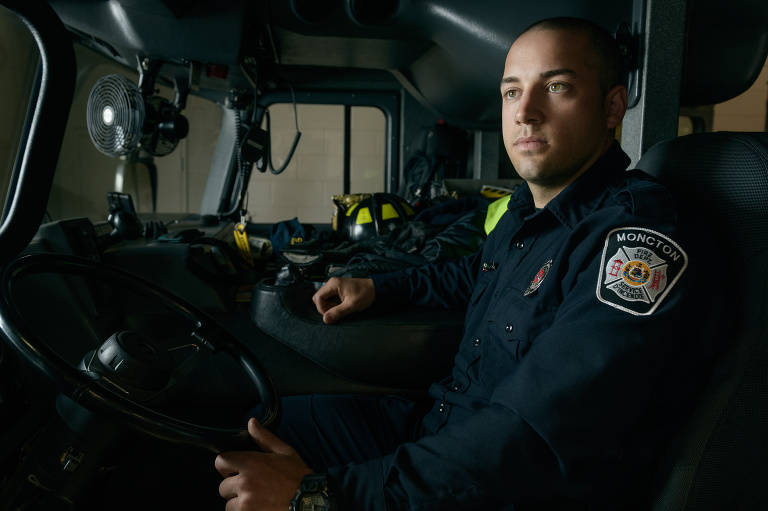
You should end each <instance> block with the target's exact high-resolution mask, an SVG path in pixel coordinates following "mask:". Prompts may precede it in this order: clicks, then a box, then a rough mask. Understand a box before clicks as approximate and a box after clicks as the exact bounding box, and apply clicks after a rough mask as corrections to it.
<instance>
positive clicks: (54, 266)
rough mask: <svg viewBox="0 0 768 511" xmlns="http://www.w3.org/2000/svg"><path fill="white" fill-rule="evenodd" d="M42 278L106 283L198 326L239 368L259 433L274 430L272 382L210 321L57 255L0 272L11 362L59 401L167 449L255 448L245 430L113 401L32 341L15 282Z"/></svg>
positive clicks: (89, 264) (112, 273)
mask: <svg viewBox="0 0 768 511" xmlns="http://www.w3.org/2000/svg"><path fill="white" fill-rule="evenodd" d="M40 273H58V274H70V275H79V276H82V277H90V278H96V279H99V280H102V281H106V282H109V283H111V284H115V285H118V286H120V287H122V288H124V289H127V290H129V291H132V292H134V293H137V294H139V295H141V296H145V297H149V298H151V299H153V300H155V301H156V302H158V303H160V304H162V305H163V306H165V307H166V308H168V309H170V310H171V311H172V312H174V313H177V314H180V315H181V316H183V317H184V318H185V319H187V320H189V321H191V322H193V323H194V324H196V326H195V332H200V331H203V332H210V331H214V332H215V334H214V335H206V336H205V337H204V338H201V339H200V340H201V341H202V342H204V343H208V344H210V345H211V346H212V348H213V350H212V353H216V352H225V353H227V354H228V355H230V356H232V357H233V358H235V359H236V360H238V361H239V362H240V364H241V366H242V368H243V370H244V371H245V372H246V373H247V375H248V377H249V378H250V380H251V381H252V382H253V383H254V385H255V386H256V390H257V393H258V395H259V398H260V400H261V404H262V410H263V416H262V417H261V419H260V423H261V425H262V426H264V427H268V428H272V429H274V428H275V427H276V426H277V423H278V421H279V419H280V400H279V397H278V394H277V389H276V387H275V384H274V382H273V381H272V378H270V376H269V374H268V373H267V371H266V369H265V368H264V367H263V366H262V364H261V363H260V362H259V361H258V360H257V359H256V358H255V356H254V355H253V354H251V352H250V351H249V350H248V349H247V348H246V347H245V346H244V345H243V344H242V343H241V342H240V341H239V340H238V339H237V338H236V337H234V336H233V335H232V334H230V333H229V332H228V331H227V330H226V329H224V328H223V327H222V326H220V325H219V324H218V323H217V322H216V321H215V320H214V319H213V318H211V317H210V316H209V315H208V314H206V313H205V312H203V311H202V310H200V309H198V308H197V307H195V306H194V305H192V304H190V303H189V302H187V301H185V300H183V299H181V298H179V297H177V296H175V295H173V294H172V293H170V292H169V291H166V290H164V289H162V288H160V287H159V286H156V285H155V284H153V283H151V282H149V281H147V280H145V279H143V278H141V277H139V276H137V275H135V274H132V273H129V272H127V271H124V270H121V269H118V268H114V267H112V266H109V265H107V264H104V263H102V262H99V261H95V260H93V259H88V258H84V257H78V256H70V255H63V254H54V253H39V254H28V255H24V256H21V257H18V258H16V259H15V260H13V261H12V262H11V263H9V264H8V265H7V266H6V267H5V269H4V270H3V274H2V280H1V281H0V332H2V334H3V336H4V337H5V339H6V341H8V344H9V345H10V347H11V348H12V349H13V350H14V351H15V352H16V354H17V355H18V356H19V357H20V358H22V359H23V360H24V361H25V362H26V363H28V364H29V365H30V366H31V367H33V368H34V369H35V370H36V371H37V372H38V373H39V374H40V375H41V376H42V377H43V378H45V379H46V380H48V382H49V383H51V384H52V385H53V386H54V387H55V388H56V389H57V390H58V391H59V392H61V393H62V394H64V395H66V396H67V397H69V398H70V399H72V400H73V401H75V402H76V403H79V404H81V405H82V406H84V407H85V408H87V409H89V410H91V411H93V412H95V413H97V414H99V415H101V416H102V417H105V418H107V419H111V420H112V421H114V422H116V423H118V424H125V425H127V426H129V427H130V428H132V429H133V430H136V431H139V432H142V433H145V434H147V435H150V436H152V437H155V438H160V439H164V440H167V441H169V442H175V443H182V444H188V445H195V446H199V447H203V448H206V449H209V450H212V451H214V452H222V451H226V450H230V449H240V448H245V447H246V446H248V447H252V444H251V443H249V437H248V432H247V430H244V429H242V428H237V429H228V428H216V427H209V426H202V425H199V424H192V423H189V422H185V421H182V420H179V419H175V418H173V417H169V416H167V415H165V414H163V413H160V412H157V411H155V410H152V409H150V408H147V407H145V406H143V405H141V404H139V403H137V402H135V401H133V400H131V399H129V398H128V397H126V396H123V395H120V394H118V393H116V392H115V391H113V390H111V388H110V386H109V385H107V384H106V381H105V380H103V379H101V378H98V377H96V376H95V375H94V374H93V373H88V372H84V371H81V370H79V369H77V368H76V367H74V366H72V365H71V364H69V363H68V362H66V361H65V360H64V359H63V358H62V357H61V356H60V355H58V354H57V353H56V352H55V351H54V350H52V349H51V348H50V347H49V346H48V345H47V344H46V343H45V342H43V341H41V340H40V339H39V338H38V336H37V335H36V334H34V333H33V331H32V329H31V328H30V327H29V326H28V324H27V322H26V321H25V320H24V319H23V317H22V315H21V313H20V311H19V310H18V308H17V307H16V305H15V303H14V300H13V296H12V294H13V285H14V282H15V281H16V280H17V279H18V278H21V277H24V276H28V275H33V274H40ZM212 329H213V330H212Z"/></svg>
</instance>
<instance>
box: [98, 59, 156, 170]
mask: <svg viewBox="0 0 768 511" xmlns="http://www.w3.org/2000/svg"><path fill="white" fill-rule="evenodd" d="M144 115H145V113H144V100H143V98H142V96H141V92H140V91H139V88H138V87H137V86H136V84H134V83H133V82H132V81H130V80H129V79H127V78H125V77H124V76H122V75H118V74H112V75H107V76H105V77H103V78H101V79H100V80H99V81H97V82H96V84H95V85H94V86H93V89H92V90H91V95H90V96H89V97H88V109H87V121H88V134H89V135H90V136H91V141H93V145H95V146H96V148H97V149H98V150H99V151H101V152H102V153H104V154H106V155H109V156H115V157H116V156H123V155H126V154H129V153H131V152H133V151H134V150H136V148H137V147H138V145H139V143H140V142H141V137H142V126H143V124H144Z"/></svg>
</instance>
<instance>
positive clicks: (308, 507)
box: [288, 474, 336, 511]
mask: <svg viewBox="0 0 768 511" xmlns="http://www.w3.org/2000/svg"><path fill="white" fill-rule="evenodd" d="M288 510H289V511H336V499H335V498H334V497H333V493H332V492H331V490H330V488H329V487H328V478H327V476H326V475H325V474H307V475H306V476H304V479H303V480H302V481H301V485H300V486H299V490H298V491H297V492H296V495H295V496H294V497H293V500H292V501H291V506H290V507H289V508H288Z"/></svg>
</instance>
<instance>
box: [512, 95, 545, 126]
mask: <svg viewBox="0 0 768 511" xmlns="http://www.w3.org/2000/svg"><path fill="white" fill-rule="evenodd" d="M542 118H543V113H542V109H541V98H538V97H537V96H536V94H535V93H532V92H526V93H524V94H523V96H522V97H521V98H520V101H519V102H518V103H517V112H516V113H515V122H517V124H537V123H539V122H541V121H542Z"/></svg>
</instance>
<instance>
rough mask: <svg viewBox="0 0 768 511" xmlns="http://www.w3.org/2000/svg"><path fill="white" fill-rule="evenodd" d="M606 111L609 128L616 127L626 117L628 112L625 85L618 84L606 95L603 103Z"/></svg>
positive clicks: (606, 121)
mask: <svg viewBox="0 0 768 511" xmlns="http://www.w3.org/2000/svg"><path fill="white" fill-rule="evenodd" d="M603 111H604V112H605V123H606V127H607V128H608V129H609V130H612V129H614V128H616V127H617V126H618V125H619V124H621V120H622V119H624V114H625V113H627V88H626V87H624V86H623V85H617V86H616V87H614V88H613V89H611V90H610V91H609V92H608V94H606V96H605V102H604V103H603Z"/></svg>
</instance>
